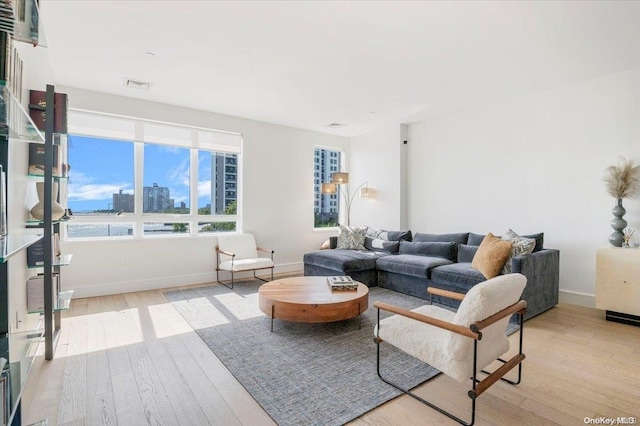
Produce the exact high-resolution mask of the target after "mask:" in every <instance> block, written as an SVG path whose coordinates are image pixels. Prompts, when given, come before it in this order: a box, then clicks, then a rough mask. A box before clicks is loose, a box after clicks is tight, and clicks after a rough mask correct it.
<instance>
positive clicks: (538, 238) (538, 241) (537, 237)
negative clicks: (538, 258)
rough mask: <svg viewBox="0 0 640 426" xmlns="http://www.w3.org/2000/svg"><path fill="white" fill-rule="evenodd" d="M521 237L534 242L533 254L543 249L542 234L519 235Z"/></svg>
mask: <svg viewBox="0 0 640 426" xmlns="http://www.w3.org/2000/svg"><path fill="white" fill-rule="evenodd" d="M521 237H523V238H533V239H534V240H536V246H535V247H534V248H533V252H534V253H535V252H537V251H540V250H542V249H544V232H539V233H537V234H530V235H521Z"/></svg>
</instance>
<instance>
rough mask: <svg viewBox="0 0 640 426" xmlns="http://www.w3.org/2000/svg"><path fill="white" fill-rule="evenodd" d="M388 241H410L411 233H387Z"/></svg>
mask: <svg viewBox="0 0 640 426" xmlns="http://www.w3.org/2000/svg"><path fill="white" fill-rule="evenodd" d="M388 236H389V241H411V240H412V235H411V231H388Z"/></svg>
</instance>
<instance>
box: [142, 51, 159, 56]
mask: <svg viewBox="0 0 640 426" xmlns="http://www.w3.org/2000/svg"><path fill="white" fill-rule="evenodd" d="M144 54H145V55H147V56H156V54H155V53H153V52H144Z"/></svg>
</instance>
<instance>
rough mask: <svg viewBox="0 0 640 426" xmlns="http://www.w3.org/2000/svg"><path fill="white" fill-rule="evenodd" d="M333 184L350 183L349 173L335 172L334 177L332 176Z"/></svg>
mask: <svg viewBox="0 0 640 426" xmlns="http://www.w3.org/2000/svg"><path fill="white" fill-rule="evenodd" d="M331 182H332V183H337V184H338V185H342V184H343V183H349V173H346V172H335V173H334V174H333V175H331Z"/></svg>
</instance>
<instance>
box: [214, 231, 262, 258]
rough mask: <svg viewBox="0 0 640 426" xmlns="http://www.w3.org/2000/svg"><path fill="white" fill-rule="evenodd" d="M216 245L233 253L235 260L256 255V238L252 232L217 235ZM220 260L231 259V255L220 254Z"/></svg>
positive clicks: (255, 256)
mask: <svg viewBox="0 0 640 426" xmlns="http://www.w3.org/2000/svg"><path fill="white" fill-rule="evenodd" d="M218 247H219V248H220V250H223V251H227V252H230V253H235V255H236V257H235V260H238V259H254V258H257V257H258V250H257V248H256V247H257V246H256V240H255V238H254V237H253V234H233V235H220V236H219V237H218ZM220 260H231V257H230V256H226V255H223V254H221V255H220Z"/></svg>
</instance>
